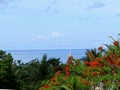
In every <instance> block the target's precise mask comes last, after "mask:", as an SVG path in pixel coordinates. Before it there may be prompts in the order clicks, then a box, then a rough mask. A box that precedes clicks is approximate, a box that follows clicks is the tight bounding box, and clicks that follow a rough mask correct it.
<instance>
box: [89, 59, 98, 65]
mask: <svg viewBox="0 0 120 90" xmlns="http://www.w3.org/2000/svg"><path fill="white" fill-rule="evenodd" d="M98 64H99V63H98V61H97V60H94V61H91V62H89V65H90V66H92V67H95V66H98Z"/></svg>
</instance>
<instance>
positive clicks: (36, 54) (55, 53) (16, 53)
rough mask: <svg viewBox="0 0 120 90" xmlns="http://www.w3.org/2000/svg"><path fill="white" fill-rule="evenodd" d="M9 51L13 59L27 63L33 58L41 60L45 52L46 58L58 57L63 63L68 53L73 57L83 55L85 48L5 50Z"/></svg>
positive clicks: (76, 57)
mask: <svg viewBox="0 0 120 90" xmlns="http://www.w3.org/2000/svg"><path fill="white" fill-rule="evenodd" d="M6 52H7V53H11V54H12V57H13V59H14V60H22V62H24V63H27V62H29V61H31V60H34V59H39V60H41V59H42V57H43V55H44V54H46V55H47V58H48V59H49V58H60V61H61V62H63V63H65V62H66V60H67V58H68V55H69V54H72V55H73V57H74V58H75V59H78V58H82V57H84V56H85V52H86V49H71V50H69V49H59V50H7V51H6Z"/></svg>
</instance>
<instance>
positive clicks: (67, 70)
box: [65, 66, 70, 77]
mask: <svg viewBox="0 0 120 90" xmlns="http://www.w3.org/2000/svg"><path fill="white" fill-rule="evenodd" d="M65 71H66V77H68V76H69V75H70V67H69V66H66V67H65Z"/></svg>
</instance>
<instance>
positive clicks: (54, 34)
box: [50, 32, 66, 37]
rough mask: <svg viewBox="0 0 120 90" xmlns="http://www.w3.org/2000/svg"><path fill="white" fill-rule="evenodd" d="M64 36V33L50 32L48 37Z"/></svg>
mask: <svg viewBox="0 0 120 90" xmlns="http://www.w3.org/2000/svg"><path fill="white" fill-rule="evenodd" d="M65 35H66V33H59V32H52V33H51V34H50V37H63V36H65Z"/></svg>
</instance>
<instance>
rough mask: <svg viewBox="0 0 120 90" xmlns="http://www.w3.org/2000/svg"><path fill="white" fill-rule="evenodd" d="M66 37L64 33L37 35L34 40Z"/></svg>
mask: <svg viewBox="0 0 120 90" xmlns="http://www.w3.org/2000/svg"><path fill="white" fill-rule="evenodd" d="M66 35H67V34H66V33H62V32H52V33H50V34H47V35H37V36H36V37H35V38H37V39H49V38H61V37H64V36H66Z"/></svg>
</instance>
